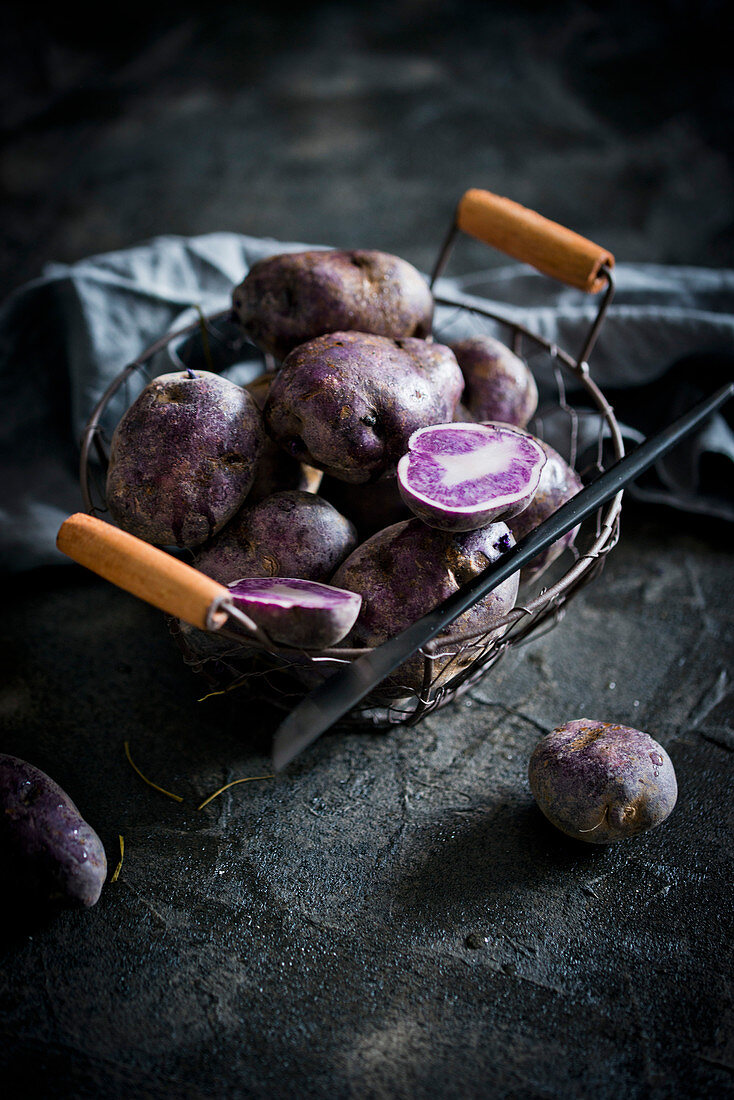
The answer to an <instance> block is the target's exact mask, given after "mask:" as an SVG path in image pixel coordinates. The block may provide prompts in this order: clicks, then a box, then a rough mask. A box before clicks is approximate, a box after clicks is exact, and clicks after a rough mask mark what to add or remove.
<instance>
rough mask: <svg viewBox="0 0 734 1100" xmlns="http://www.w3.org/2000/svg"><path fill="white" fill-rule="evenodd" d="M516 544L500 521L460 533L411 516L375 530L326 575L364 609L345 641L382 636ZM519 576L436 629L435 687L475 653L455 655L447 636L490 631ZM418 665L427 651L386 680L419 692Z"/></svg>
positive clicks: (510, 601) (358, 643)
mask: <svg viewBox="0 0 734 1100" xmlns="http://www.w3.org/2000/svg"><path fill="white" fill-rule="evenodd" d="M514 545H515V542H514V539H513V537H512V535H511V534H510V531H509V528H508V527H507V525H506V524H504V523H501V522H499V523H492V524H490V525H489V526H487V527H483V528H481V529H480V530H477V531H466V532H461V533H458V534H457V533H454V532H451V531H440V530H438V529H437V528H434V527H428V526H426V524H425V523H423V522H421V520H419V519H410V520H406V521H403V522H401V523H396V524H394V525H393V526H392V527H388V528H387V529H386V530H384V531H379V532H378V533H377V534H376V535H373V536H372V538H370V539H368V540H367V541H366V542H363V543H362V545H361V546H358V547H357V549H356V550H355V551H354V552H353V553H352V554H350V556H349V557H348V558H347V560H346V561H345V562H343V564H342V565H341V566H340V567H339V569H337V571H336V573H335V574H334V576H333V577H332V580H331V583H332V584H333V585H335V586H336V587H338V588H346V589H349V590H350V591H352V592H358V593H359V594H360V595H361V597H362V610H361V612H360V614H359V618H358V619H357V622H356V624H355V626H354V627H353V629H352V631H351V633H350V634H349V635H348V636H347V638H346V641H345V644H346V645H348V646H353V647H357V648H360V647H364V646H376V645H380V644H381V643H382V642H385V641H387V639H388V638H391V637H393V635H395V634H398V633H399V632H400V631H401V630H403V629H404V628H405V627H407V626H409V625H410V624H411V623H413V622H415V621H416V620H417V619H419V618H420V617H421V616H422V615H425V614H426V613H427V612H428V611H431V610H432V609H433V608H434V607H436V605H437V604H439V603H441V601H442V600H444V599H446V598H447V597H448V596H450V595H452V593H454V592H456V591H457V590H458V589H459V588H460V587H461V585H463V584H466V583H467V582H468V581H470V580H471V579H472V578H474V577H476V576H477V575H478V574H479V573H481V572H483V570H484V569H486V568H487V566H488V565H491V564H492V563H493V562H495V561H497V560H498V558H499V557H500V556H501V555H502V554H503V553H505V552H506V551H507V550H509V549H510V548H511V547H512V546H514ZM518 582H519V577H518V574H514V575H513V576H511V577H509V578H508V579H507V580H506V581H504V582H503V583H502V584H501V585H499V587H497V588H496V589H495V590H494V591H493V592H490V593H489V595H488V596H485V597H484V599H482V600H480V601H479V602H478V603H476V604H474V606H473V607H470V608H469V609H468V610H467V611H465V612H464V613H463V614H462V615H460V616H459V617H458V618H457V619H455V620H454V622H453V623H452V624H451V625H450V626H449V627H448V628H447V629H446V630H445V631H444V632H443V633H442V634H440V635H439V637H438V640H439V642H444V643H446V646H445V652H444V653H442V654H441V655H440V656H439V657H438V658H437V659H436V660H435V661H434V662H433V665H432V668H433V673H432V677H433V679H434V685H433V686H434V688H435V687H436V686H438V685H440V684H442V683H445V682H446V681H448V680H449V679H450V678H451V677H452V676H454V675H455V674H456V673H458V672H459V671H461V669H462V668H465V667H466V665H468V664H469V663H470V662H471V661H472V660H473V659H474V658H475V657H477V656H478V653H479V651H478V650H477V649H474V648H469V649H468V650H467V651H466V652H464V653H462V654H461V655H459V656H455V654H456V648H455V646H454V645H452V643H453V642H454V641H455V639H457V637H458V636H459V635H460V634H463V633H472V632H475V631H476V632H482V633H483V632H485V631H490V630H491V629H492V627H494V626H495V625H496V624H497V623H498V622H499V621H500V619H502V618H503V617H504V615H505V614H506V613H507V612H508V611H509V610H510V609H511V608H512V607H513V605H514V602H515V597H516V596H517V589H518ZM423 672H424V658H423V657H422V656H421V655H420V654H415V655H414V656H412V657H410V658H408V660H407V661H406V662H405V664H403V665H402V666H401V667H400V668H399V669H398V671H397V672H395V673H394V674H393V675H392V676H391V677H390V678H389V680H388V681H386V683H388V684H390V686H391V687H392V688H393V689H394V690H396V691H397V692H398V693H400V692H401V691H402V694H403V695H407V694H410V693H411V692H419V691H420V690H421V687H422V685H423Z"/></svg>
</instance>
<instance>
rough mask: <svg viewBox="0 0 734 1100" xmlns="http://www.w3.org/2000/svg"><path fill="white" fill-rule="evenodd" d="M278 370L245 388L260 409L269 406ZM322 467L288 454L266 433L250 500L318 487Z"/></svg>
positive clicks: (248, 497)
mask: <svg viewBox="0 0 734 1100" xmlns="http://www.w3.org/2000/svg"><path fill="white" fill-rule="evenodd" d="M274 378H275V371H267V372H266V373H264V374H261V375H259V376H258V377H257V378H255V379H254V381H252V382H250V383H249V384H248V385H247V386H245V389H246V390H247V392H248V393H249V394H250V395H251V396H252V398H253V400H254V402H255V404H256V405H257V407H258V409H259V410H260V412H262V410H263V408H264V407H265V402H266V400H267V396H268V393H269V392H270V384H271V382H272V381H273V379H274ZM321 476H322V475H321V471H320V470H315V469H314V468H313V466H306V465H305V464H304V463H303V462H299V461H298V459H297V458H293V456H292V455H289V454H286V452H285V451H284V450H283V448H282V447H279V446H278V444H277V443H276V442H275V440H273V439H271V438H270V436H267V435H266V436H265V439H264V443H263V449H262V451H261V452H260V458H259V459H258V461H257V466H256V468H255V480H254V482H253V484H252V488H251V489H250V491H249V493H248V494H247V503H248V504H257V503H258V502H259V501H261V500H264V499H265V497H269V496H272V495H273V493H282V492H285V491H286V490H287V489H303V490H304V492H307V493H315V492H317V491H318V487H319V484H320V483H321Z"/></svg>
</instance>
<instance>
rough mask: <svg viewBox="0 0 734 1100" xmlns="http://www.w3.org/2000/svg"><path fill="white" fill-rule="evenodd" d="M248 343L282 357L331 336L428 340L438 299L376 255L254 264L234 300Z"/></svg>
mask: <svg viewBox="0 0 734 1100" xmlns="http://www.w3.org/2000/svg"><path fill="white" fill-rule="evenodd" d="M232 303H233V307H234V312H235V314H236V316H237V317H238V318H239V320H240V322H241V323H242V325H243V326H244V329H245V332H246V333H247V335H248V336H249V337H250V339H251V340H252V341H253V342H254V343H255V344H257V345H258V347H260V348H262V349H263V351H266V352H270V354H271V355H274V356H275V358H276V359H284V358H285V357H286V355H287V354H288V352H289V351H292V349H293V348H295V347H297V346H298V345H299V344H305V343H306V342H307V341H308V340H313V339H314V337H316V336H322V335H323V334H324V333H327V332H343V331H347V330H353V331H358V332H373V333H377V334H378V335H381V336H394V337H403V336H418V337H426V336H429V335H430V332H431V322H432V319H433V295H432V294H431V291H430V289H429V287H428V284H427V283H426V281H425V279H424V278H423V276H422V275H421V274H420V273H419V272H418V271H416V269H415V268H414V267H413V266H412V265H411V264H409V263H407V262H406V261H405V260H401V259H400V258H399V257H397V256H391V255H389V254H388V253H386V252H378V251H375V250H371V249H356V250H353V251H348V252H344V251H334V250H321V249H312V250H309V251H307V252H287V253H284V254H282V255H278V256H271V257H269V258H268V259H265V260H260V261H259V262H258V263H256V264H254V265H253V266H252V268H251V269H250V271H249V272H248V274H247V276H246V277H245V279H244V281H243V282H242V283H240V285H239V286H238V287H236V288H235V290H234V292H233V295H232Z"/></svg>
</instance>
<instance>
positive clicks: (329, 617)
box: [227, 577, 362, 649]
mask: <svg viewBox="0 0 734 1100" xmlns="http://www.w3.org/2000/svg"><path fill="white" fill-rule="evenodd" d="M227 587H228V588H229V591H230V593H231V595H232V599H233V601H234V603H235V605H236V606H237V607H238V608H240V610H241V611H243V612H244V613H245V614H246V615H248V616H249V618H251V619H252V621H253V622H254V623H256V624H257V625H258V626H260V627H262V629H263V630H264V631H265V632H266V634H267V635H268V637H269V638H271V639H272V641H274V642H277V643H279V644H281V645H287V646H293V647H296V648H299V649H328V648H329V647H330V646H334V645H337V643H338V642H340V641H341V640H342V639H343V638H344V637H346V635H347V634H348V633H349V631H350V630H351V629H352V627H353V626H354V623H355V622H356V619H357V616H358V615H359V609H360V607H361V606H362V597H361V596H360V595H358V594H357V593H356V592H347V591H345V590H344V589H343V588H334V587H332V586H331V585H328V584H320V583H318V582H316V581H306V580H302V579H301V578H295V577H249V578H244V579H241V580H237V581H234V582H233V583H232V584H229V585H228V586H227Z"/></svg>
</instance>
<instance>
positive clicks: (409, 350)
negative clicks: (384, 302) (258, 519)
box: [264, 332, 463, 484]
mask: <svg viewBox="0 0 734 1100" xmlns="http://www.w3.org/2000/svg"><path fill="white" fill-rule="evenodd" d="M462 388H463V381H462V378H461V371H460V370H459V368H458V365H457V363H456V360H455V358H454V356H453V353H452V352H451V351H449V349H448V348H446V347H443V345H441V344H432V343H428V342H427V341H425V340H414V339H404V340H391V339H389V338H388V337H386V336H373V335H370V334H366V333H362V332H334V333H331V334H329V335H328V336H320V337H318V339H316V340H311V341H310V342H309V343H307V344H302V345H301V346H300V347H298V348H296V349H295V350H294V351H292V352H291V354H290V355H289V356H288V357H287V359H286V360H285V362H284V363H283V366H282V368H281V369H280V371H279V372H278V375H277V377H276V379H275V381H274V382H273V384H272V386H271V389H270V394H269V396H268V400H267V402H266V405H265V410H264V416H265V423H266V426H267V429H268V431H269V433H270V434H271V436H272V437H273V438H274V439H276V440H277V441H278V442H279V443H280V445H281V446H282V447H283V448H284V449H285V450H286V451H287V452H288V453H289V454H292V455H294V456H295V457H296V458H299V459H301V461H303V462H307V463H308V464H309V465H310V466H316V467H317V468H318V469H321V470H324V471H325V472H326V473H327V474H330V475H331V476H332V477H336V478H339V479H340V480H342V481H348V482H352V483H355V484H358V483H364V482H368V481H376V480H377V479H378V478H380V477H382V476H384V475H389V474H392V473H394V471H395V467H396V465H397V462H398V459H399V458H400V456H401V455H402V454H404V452H405V450H406V448H407V444H408V440H409V439H410V437H411V435H412V434H413V432H414V431H416V430H417V429H418V428H423V427H425V426H427V425H428V424H441V423H446V422H447V421H450V420H451V418H452V416H453V414H454V409H455V408H456V405H457V403H458V401H459V398H460V397H461V391H462Z"/></svg>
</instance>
